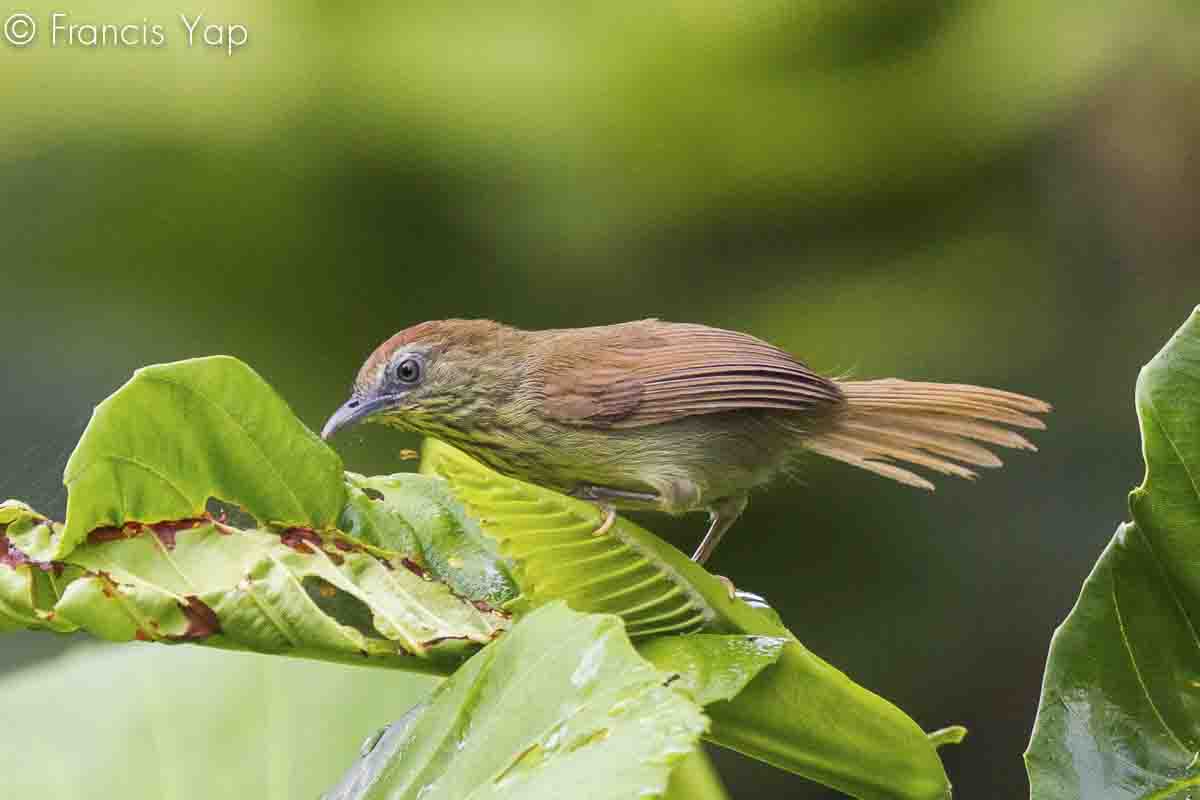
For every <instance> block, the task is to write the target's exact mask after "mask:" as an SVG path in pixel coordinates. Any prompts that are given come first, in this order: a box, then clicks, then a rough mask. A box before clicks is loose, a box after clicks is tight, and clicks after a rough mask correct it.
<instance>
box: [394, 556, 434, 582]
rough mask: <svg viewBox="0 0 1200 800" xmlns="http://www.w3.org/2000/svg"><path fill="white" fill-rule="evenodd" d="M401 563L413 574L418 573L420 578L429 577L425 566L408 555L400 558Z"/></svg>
mask: <svg viewBox="0 0 1200 800" xmlns="http://www.w3.org/2000/svg"><path fill="white" fill-rule="evenodd" d="M400 563H401V564H403V565H404V568H405V569H407V570H408V571H409V572H411V573H412V574H414V575H416V576H417V577H418V578H428V577H429V573H428V572H426V571H425V568H424V567H422V566H421V565H420V564H418V563H417V562H415V561H413V560H412V559H411V558H408V557H405V558H402V559H400Z"/></svg>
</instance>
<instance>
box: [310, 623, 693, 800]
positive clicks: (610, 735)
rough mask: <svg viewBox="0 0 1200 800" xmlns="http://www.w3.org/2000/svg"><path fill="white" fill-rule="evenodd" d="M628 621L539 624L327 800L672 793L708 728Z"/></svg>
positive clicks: (415, 720) (476, 668)
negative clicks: (674, 778)
mask: <svg viewBox="0 0 1200 800" xmlns="http://www.w3.org/2000/svg"><path fill="white" fill-rule="evenodd" d="M667 677H668V676H667V675H666V674H665V673H662V672H660V671H659V670H657V669H655V668H654V667H652V666H650V665H649V664H648V663H647V662H646V661H645V660H644V659H643V658H641V657H640V656H639V655H638V654H637V652H636V651H635V650H634V649H633V646H632V645H631V644H630V642H629V639H628V637H627V636H626V635H625V632H624V627H623V625H622V624H621V621H620V620H619V619H617V618H616V617H613V616H607V615H582V614H577V613H575V612H573V611H570V610H568V609H567V608H566V607H565V606H564V605H563V604H561V603H556V604H551V605H548V606H546V607H544V608H542V609H539V610H538V611H535V612H533V613H531V614H530V615H529V616H527V617H526V618H525V619H523V620H522V621H521V622H520V623H519V624H517V625H516V626H515V627H514V628H513V629H512V630H511V631H510V632H509V633H508V634H507V635H506V636H505V637H504V638H502V639H501V640H499V641H498V642H496V643H495V644H494V645H493V646H491V647H488V648H487V649H485V650H483V651H482V652H480V653H478V654H477V655H476V656H474V657H473V658H472V659H471V660H470V661H468V662H467V663H466V664H465V665H464V666H463V667H462V668H461V669H459V670H458V672H456V673H455V674H454V675H453V676H452V677H451V678H449V679H448V680H447V681H446V682H445V683H444V684H442V686H441V687H439V688H438V690H437V691H436V692H435V693H434V695H433V696H432V697H431V698H430V699H429V701H428V702H427V703H425V704H422V705H420V706H417V707H416V708H414V709H413V710H412V711H410V712H409V713H408V714H407V715H406V716H405V717H404V718H403V719H401V720H400V721H399V722H396V723H394V724H393V725H391V726H390V727H389V728H388V729H387V731H386V732H385V733H384V734H383V735H382V736H381V737H380V738H379V739H378V741H377V742H376V743H375V744H374V747H373V749H372V750H371V751H370V752H369V753H368V754H367V755H366V756H365V757H363V758H362V759H361V760H360V761H359V762H358V763H357V764H355V765H354V766H353V767H352V768H351V769H350V771H349V772H348V773H347V774H346V776H345V778H344V779H343V780H342V782H341V783H340V784H339V785H338V786H337V787H336V788H334V789H333V790H332V791H331V792H330V793H329V794H327V795H326V797H327V798H329V800H351V799H353V800H368V798H388V800H403V798H412V800H416V798H418V797H419V798H421V800H439V799H440V798H446V799H447V800H468V799H469V800H482V798H489V797H496V798H499V797H512V798H522V800H537V799H538V798H548V799H551V800H557V799H558V798H562V797H571V798H579V799H580V800H604V798H612V800H626V798H631V797H653V796H658V795H661V794H663V792H664V791H665V790H666V788H667V783H668V779H669V777H670V774H671V771H672V768H673V767H674V765H675V764H677V763H678V762H679V761H680V760H681V759H683V758H684V757H685V756H687V755H688V754H689V753H691V752H692V751H693V748H694V747H695V746H696V743H697V741H698V739H699V737H700V734H701V733H702V732H703V731H704V728H705V725H706V720H705V718H704V715H703V714H702V713H701V712H700V709H699V708H698V707H697V706H696V705H695V703H694V702H692V700H691V699H690V698H689V696H688V694H686V693H685V692H682V691H680V690H678V689H674V688H672V687H670V686H668V685H666V683H667Z"/></svg>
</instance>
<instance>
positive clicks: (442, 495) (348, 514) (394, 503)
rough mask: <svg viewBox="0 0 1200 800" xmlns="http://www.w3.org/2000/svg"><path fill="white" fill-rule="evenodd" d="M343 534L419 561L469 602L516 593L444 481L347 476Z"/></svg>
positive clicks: (491, 544)
mask: <svg viewBox="0 0 1200 800" xmlns="http://www.w3.org/2000/svg"><path fill="white" fill-rule="evenodd" d="M346 481H347V484H348V488H349V493H348V494H349V498H348V501H347V503H346V507H345V509H344V510H343V511H342V516H341V522H340V526H341V528H342V530H344V531H346V532H347V533H349V534H351V535H352V536H355V537H356V538H358V539H360V540H362V541H364V542H367V543H368V544H373V545H376V546H378V547H382V548H384V549H386V550H391V551H394V552H400V553H409V554H411V555H412V557H413V558H415V559H417V560H419V561H420V562H421V564H422V565H423V566H424V567H425V568H427V569H428V570H429V571H430V572H431V573H432V574H433V576H434V577H435V578H437V579H438V580H440V581H444V582H445V583H446V584H448V585H449V586H450V587H451V588H452V589H454V591H456V592H458V593H459V594H461V595H463V596H465V597H469V598H471V599H472V600H482V601H484V602H486V603H488V604H489V605H492V606H497V607H499V606H502V605H504V604H505V603H508V602H510V601H511V600H513V599H514V598H515V597H516V596H517V595H518V594H519V593H520V592H519V590H518V588H517V584H516V583H515V581H514V580H513V578H512V576H511V574H510V570H509V565H508V564H507V563H505V562H504V560H503V559H501V558H500V555H499V553H498V552H497V547H496V543H495V541H494V540H493V539H491V538H489V537H487V536H484V535H483V532H482V531H480V530H479V524H478V523H476V522H475V520H473V519H471V518H470V517H468V516H467V515H466V513H464V511H463V507H462V505H461V504H460V503H459V502H458V501H457V500H456V499H455V498H454V497H453V495H451V494H450V491H449V489H448V488H447V487H446V483H445V481H440V480H434V479H432V478H429V477H427V476H424V475H416V474H413V473H401V474H398V475H386V476H382V477H375V478H365V477H363V476H361V475H355V474H354V473H347V474H346Z"/></svg>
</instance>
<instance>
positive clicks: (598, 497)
mask: <svg viewBox="0 0 1200 800" xmlns="http://www.w3.org/2000/svg"><path fill="white" fill-rule="evenodd" d="M571 495H572V496H574V497H578V498H579V499H580V500H591V501H592V502H593V503H595V504H596V505H597V506H599V507H600V510H601V511H602V512H603V513H604V519H603V520H602V521H601V522H600V527H598V528H596V530H594V531H592V535H593V536H603V535H604V534H606V533H608V530H609V528H611V527H612V526H613V523H614V522H616V520H617V508H616V506H617V504H620V505H621V506H622V507H625V508H639V507H645V508H654V509H657V508H659V507H660V506H661V505H662V500H661V499H660V498H659V496H658V495H656V494H653V493H651V492H630V491H626V490H624V489H610V488H608V487H607V486H580V487H577V488H576V489H575V490H574V491H573V492H571Z"/></svg>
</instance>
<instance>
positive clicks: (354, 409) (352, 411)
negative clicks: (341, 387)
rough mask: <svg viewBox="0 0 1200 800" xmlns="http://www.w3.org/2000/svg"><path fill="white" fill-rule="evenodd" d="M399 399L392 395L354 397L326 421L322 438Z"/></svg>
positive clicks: (326, 437)
mask: <svg viewBox="0 0 1200 800" xmlns="http://www.w3.org/2000/svg"><path fill="white" fill-rule="evenodd" d="M397 399H398V398H396V397H392V396H386V397H371V398H365V399H364V398H359V397H355V398H353V399H352V400H350V401H348V402H347V403H346V404H345V405H343V406H342V407H341V408H339V409H338V410H337V411H335V412H333V416H332V417H330V418H329V421H328V422H326V423H325V427H324V428H322V429H321V438H322V439H326V440H328V439H329V437H330V436H333V435H334V434H335V433H337V432H338V431H340V430H341V429H342V428H348V427H350V426H351V425H353V424H355V423H357V422H361V421H362V420H364V419H366V418H367V417H369V416H371V415H372V414H374V413H376V412H378V411H382V410H383V409H385V408H387V407H389V406H391V405H392V404H393V403H394V402H395V401H396V400H397Z"/></svg>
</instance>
